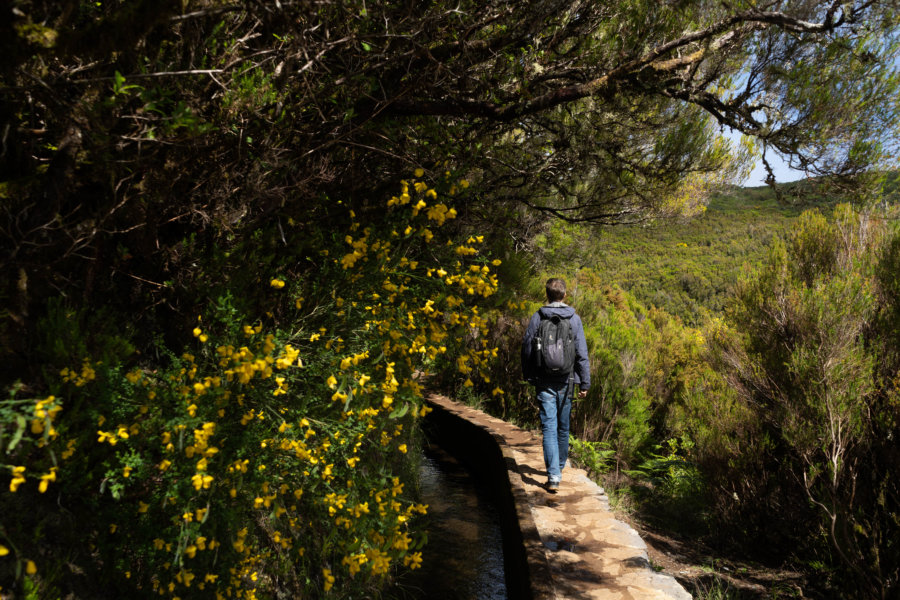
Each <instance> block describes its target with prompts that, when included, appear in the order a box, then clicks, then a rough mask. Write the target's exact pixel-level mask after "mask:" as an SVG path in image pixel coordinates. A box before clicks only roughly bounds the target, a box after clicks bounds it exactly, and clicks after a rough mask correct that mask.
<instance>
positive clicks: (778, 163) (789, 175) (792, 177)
mask: <svg viewBox="0 0 900 600" xmlns="http://www.w3.org/2000/svg"><path fill="white" fill-rule="evenodd" d="M767 159H768V161H769V164H770V165H772V170H773V171H774V172H775V179H776V181H778V183H785V182H787V181H796V180H798V179H803V178H804V177H806V175H805V174H804V173H803V171H795V170H793V169H791V168H790V167H788V166H787V163H786V162H784V161H783V160H781V158H779V157H778V156H776V155H775V153H774V152H770V153H769V155H768V156H767ZM765 179H766V169H765V167H763V164H762V160H757V161H756V166H755V167H754V168H753V171H751V172H750V175H748V176H747V179H745V180H744V181H743V182H742V183H741V184H740V185H742V186H743V187H759V186H761V185H766V182H765Z"/></svg>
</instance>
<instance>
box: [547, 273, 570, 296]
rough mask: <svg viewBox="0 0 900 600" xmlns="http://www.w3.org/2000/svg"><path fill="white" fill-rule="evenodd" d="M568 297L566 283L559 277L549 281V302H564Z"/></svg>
mask: <svg viewBox="0 0 900 600" xmlns="http://www.w3.org/2000/svg"><path fill="white" fill-rule="evenodd" d="M565 297H566V282H565V281H563V280H562V279H560V278H559V277H553V278H551V279H548V280H547V301H548V302H562V300H563V298H565Z"/></svg>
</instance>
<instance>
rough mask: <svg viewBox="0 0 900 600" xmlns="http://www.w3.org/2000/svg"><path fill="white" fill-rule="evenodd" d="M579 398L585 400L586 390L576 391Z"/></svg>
mask: <svg viewBox="0 0 900 600" xmlns="http://www.w3.org/2000/svg"><path fill="white" fill-rule="evenodd" d="M578 397H579V398H587V390H578Z"/></svg>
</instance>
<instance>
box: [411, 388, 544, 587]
mask: <svg viewBox="0 0 900 600" xmlns="http://www.w3.org/2000/svg"><path fill="white" fill-rule="evenodd" d="M429 406H431V408H432V409H433V411H432V412H431V413H429V415H428V416H427V417H426V419H425V431H426V434H427V436H428V438H429V439H430V440H432V441H434V442H435V443H436V444H437V445H438V446H440V447H441V448H443V449H444V450H446V451H447V452H448V453H450V454H451V455H453V456H454V457H455V458H456V459H457V460H459V461H460V462H462V463H463V464H465V465H466V467H467V468H468V469H469V471H470V472H472V473H473V474H474V475H475V476H476V477H478V478H479V479H480V480H481V481H482V482H484V484H486V485H487V487H488V490H489V491H490V494H491V496H492V497H493V498H494V499H495V502H496V504H497V511H498V513H499V514H500V519H501V522H500V527H501V530H502V532H503V566H504V571H505V572H506V588H507V593H508V595H509V600H519V599H522V600H552V599H554V598H556V595H555V594H554V593H553V587H552V584H551V583H550V582H551V574H550V565H549V563H548V561H547V556H546V554H545V553H544V546H543V543H542V542H541V537H540V534H539V533H538V530H537V527H536V526H535V523H534V519H533V518H532V515H531V507H530V505H529V503H528V497H527V493H526V491H525V487H524V485H523V483H522V477H521V475H520V474H519V470H518V465H517V463H516V460H515V457H514V456H513V455H512V452H511V451H510V449H509V448H508V447H507V446H506V443H505V440H504V438H503V436H502V435H500V434H499V433H497V432H495V431H493V430H492V429H491V428H490V427H486V426H485V425H484V424H483V423H478V422H476V421H475V420H472V419H468V418H466V416H467V411H451V410H449V409H448V408H447V406H446V404H445V403H444V402H440V403H438V402H435V401H434V399H433V398H432V401H431V402H429ZM460 408H464V407H460Z"/></svg>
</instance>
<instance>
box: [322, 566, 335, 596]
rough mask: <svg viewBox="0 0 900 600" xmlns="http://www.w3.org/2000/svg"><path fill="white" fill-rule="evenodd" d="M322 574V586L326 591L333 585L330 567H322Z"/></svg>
mask: <svg viewBox="0 0 900 600" xmlns="http://www.w3.org/2000/svg"><path fill="white" fill-rule="evenodd" d="M322 576H323V577H324V579H325V585H324V588H325V591H326V592H327V591H328V590H330V589H331V587H332V586H333V585H334V576H333V575H332V574H331V569H322Z"/></svg>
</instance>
